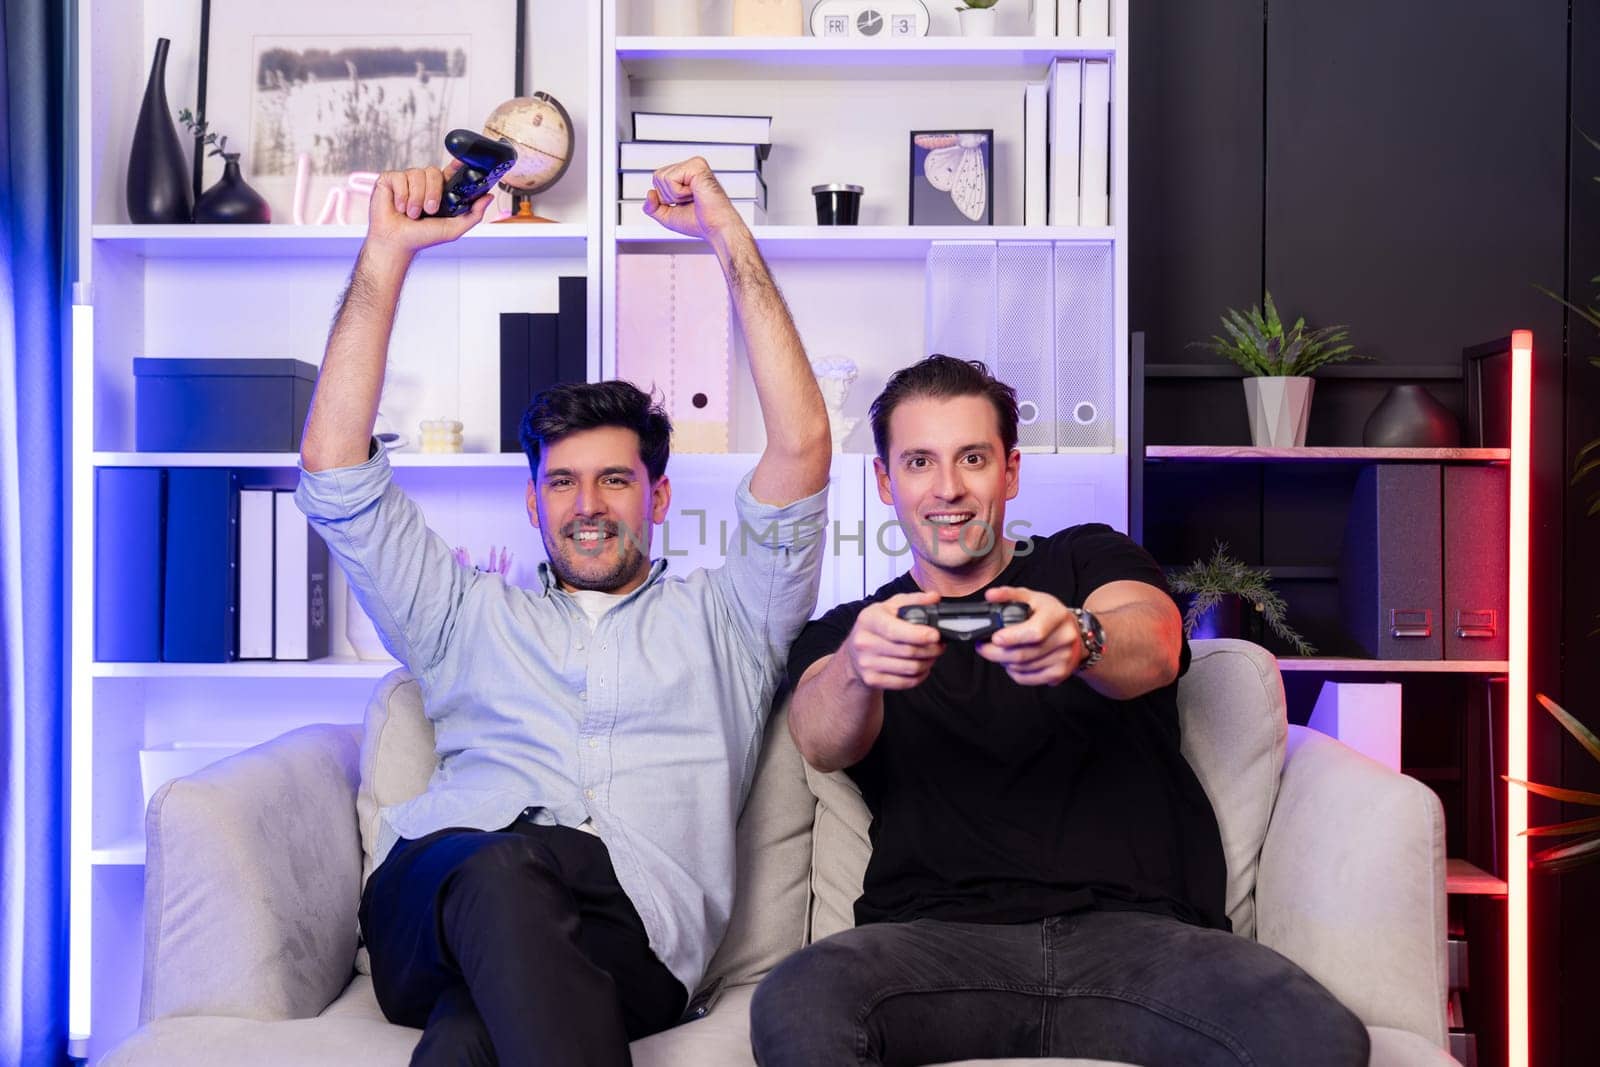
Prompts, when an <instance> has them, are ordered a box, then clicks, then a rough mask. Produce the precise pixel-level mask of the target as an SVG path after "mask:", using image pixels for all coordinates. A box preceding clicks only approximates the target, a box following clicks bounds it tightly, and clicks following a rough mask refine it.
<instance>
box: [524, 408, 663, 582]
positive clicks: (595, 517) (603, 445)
mask: <svg viewBox="0 0 1600 1067" xmlns="http://www.w3.org/2000/svg"><path fill="white" fill-rule="evenodd" d="M671 498H672V490H671V487H670V485H669V484H668V482H667V478H666V476H665V475H663V476H662V477H661V478H659V479H658V480H656V481H655V482H654V483H652V482H651V481H650V474H649V472H648V471H647V470H646V469H645V465H644V460H643V459H642V458H641V457H640V455H639V435H638V434H636V433H634V432H633V431H632V430H628V429H624V428H622V427H620V426H600V427H597V428H595V429H592V430H578V431H576V432H574V433H570V434H567V435H566V436H565V437H562V438H561V439H559V440H557V441H554V442H549V443H546V444H545V445H544V447H543V448H541V450H540V452H539V470H538V476H537V477H536V478H534V479H533V480H531V481H529V482H528V519H529V521H530V522H532V523H533V525H534V526H535V527H537V528H538V530H539V536H540V539H541V540H543V541H544V549H545V554H546V555H548V556H549V557H550V567H551V569H552V570H554V571H555V574H556V578H557V579H558V580H559V581H560V582H561V586H562V588H564V589H567V590H572V589H594V590H598V591H600V592H606V593H628V592H632V591H633V590H634V589H637V588H638V587H639V586H640V585H642V584H643V583H644V580H645V578H646V577H647V576H648V575H649V572H650V534H651V528H652V527H653V526H654V525H655V524H656V523H659V522H661V521H663V520H664V519H665V518H666V517H667V505H668V503H669V502H670V501H671Z"/></svg>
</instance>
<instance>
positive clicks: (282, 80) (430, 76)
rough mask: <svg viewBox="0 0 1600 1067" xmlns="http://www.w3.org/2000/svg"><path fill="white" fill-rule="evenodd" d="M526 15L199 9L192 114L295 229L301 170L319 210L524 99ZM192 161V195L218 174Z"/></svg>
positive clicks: (482, 3) (496, 7) (359, 1)
mask: <svg viewBox="0 0 1600 1067" xmlns="http://www.w3.org/2000/svg"><path fill="white" fill-rule="evenodd" d="M524 5H525V0H477V2H475V3H474V4H472V5H471V6H470V7H466V8H463V7H458V6H456V5H454V4H441V3H438V2H437V0H339V2H337V3H329V2H328V0H271V2H270V3H260V2H258V0H202V3H201V11H200V80H199V87H200V88H199V100H198V105H199V106H198V108H197V110H198V111H199V112H200V113H201V114H202V115H203V116H204V117H205V119H206V122H207V124H208V127H209V129H210V131H211V132H212V133H215V134H218V135H222V136H226V137H228V139H229V141H228V148H229V150H230V151H233V150H238V151H240V152H242V153H243V157H242V159H241V160H240V164H241V167H242V169H243V172H244V176H245V179H246V180H247V181H248V182H249V183H250V185H251V186H253V187H254V188H255V190H256V191H257V192H259V193H260V194H261V195H262V196H264V197H265V198H266V199H267V203H268V204H269V205H271V208H272V219H273V221H274V222H288V221H291V219H292V218H293V217H294V203H293V200H294V195H295V186H296V178H297V176H298V174H299V173H300V171H301V170H302V168H304V169H307V170H308V171H309V175H310V183H309V184H310V188H309V195H310V199H311V200H312V202H313V203H321V201H322V198H323V196H324V195H325V193H326V191H327V190H328V189H329V188H332V187H335V186H340V185H343V184H344V183H345V181H346V179H347V178H348V177H349V176H350V175H351V174H352V173H355V172H363V171H369V172H370V171H383V170H399V169H403V168H406V167H416V166H425V165H428V164H437V163H440V162H441V161H442V160H443V159H444V156H445V152H444V135H445V134H446V133H448V132H449V131H450V130H452V129H455V128H456V127H464V128H467V129H472V130H476V129H479V128H480V127H481V126H482V124H483V121H484V119H486V118H487V117H488V116H489V113H490V112H491V111H493V110H494V108H495V106H496V105H498V104H500V103H501V102H502V101H504V100H507V99H509V98H511V97H513V96H519V95H521V89H522V65H523V63H522V55H523V45H522V42H523V36H524V32H525V18H526V16H525V6H524ZM196 155H197V156H198V157H202V158H201V159H197V161H196V168H195V192H196V195H197V196H198V194H199V191H200V190H201V189H202V188H203V187H204V186H206V185H209V184H210V183H211V182H212V181H214V180H215V179H216V177H217V176H218V173H219V172H220V166H221V165H220V162H219V161H218V160H215V159H211V160H209V161H204V160H203V157H204V153H198V152H197V153H196ZM202 161H204V162H206V172H205V173H202V172H201V166H200V164H201V162H202ZM358 214H359V216H360V220H362V221H364V219H365V215H366V203H365V201H362V202H361V204H360V207H359V212H358ZM352 221H358V220H354V219H353V220H352Z"/></svg>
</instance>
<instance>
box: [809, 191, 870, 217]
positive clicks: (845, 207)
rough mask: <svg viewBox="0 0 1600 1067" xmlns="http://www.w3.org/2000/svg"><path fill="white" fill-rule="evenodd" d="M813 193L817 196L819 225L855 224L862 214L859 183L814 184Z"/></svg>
mask: <svg viewBox="0 0 1600 1067" xmlns="http://www.w3.org/2000/svg"><path fill="white" fill-rule="evenodd" d="M811 195H812V196H814V197H816V198H817V225H818V226H854V225H855V224H856V219H858V218H859V217H860V216H861V186H859V185H840V184H838V183H834V184H832V185H813V186H812V187H811Z"/></svg>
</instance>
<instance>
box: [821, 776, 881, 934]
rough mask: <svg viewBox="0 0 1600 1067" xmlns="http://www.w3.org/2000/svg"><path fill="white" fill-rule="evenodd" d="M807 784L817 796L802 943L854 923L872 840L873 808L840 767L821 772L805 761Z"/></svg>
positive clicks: (846, 928)
mask: <svg viewBox="0 0 1600 1067" xmlns="http://www.w3.org/2000/svg"><path fill="white" fill-rule="evenodd" d="M806 784H807V785H808V786H810V788H811V793H812V795H813V796H815V797H816V798H817V811H816V820H815V821H814V822H813V824H812V827H811V907H810V928H809V929H808V930H807V933H806V943H807V944H810V943H811V942H813V941H820V940H822V939H823V938H824V937H827V936H828V935H830V934H836V933H838V932H839V931H841V930H848V929H850V928H851V927H853V926H855V924H856V916H855V903H856V898H857V897H859V896H860V895H861V884H862V880H863V879H864V877H865V876H866V873H867V861H868V860H869V859H871V858H872V842H871V839H870V838H869V837H868V836H867V830H868V828H869V827H870V826H871V825H872V813H871V812H869V811H868V810H867V802H866V801H865V800H863V799H862V798H861V790H860V789H858V788H856V783H855V782H854V781H853V780H852V779H851V778H850V776H849V775H847V774H845V773H844V772H843V771H834V772H833V773H832V774H823V773H822V772H821V771H819V770H817V769H816V768H815V767H812V766H811V765H810V764H806Z"/></svg>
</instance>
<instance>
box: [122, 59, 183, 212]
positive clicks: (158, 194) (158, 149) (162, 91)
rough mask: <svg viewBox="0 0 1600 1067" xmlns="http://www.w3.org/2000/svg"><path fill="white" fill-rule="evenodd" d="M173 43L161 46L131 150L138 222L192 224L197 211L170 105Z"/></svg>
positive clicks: (131, 202) (131, 205)
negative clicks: (169, 67)
mask: <svg viewBox="0 0 1600 1067" xmlns="http://www.w3.org/2000/svg"><path fill="white" fill-rule="evenodd" d="M171 44H172V42H171V41H169V40H167V39H166V38H165V37H162V38H159V39H158V40H157V41H156V56H155V59H154V61H152V62H151V64H150V80H149V81H148V82H146V83H145V87H144V101H143V103H141V104H140V105H139V120H138V122H137V123H136V124H135V125H134V127H133V143H132V146H131V147H130V148H129V150H128V182H127V186H126V189H125V194H126V199H127V206H128V218H129V219H130V220H131V221H133V222H137V223H164V224H171V223H178V222H188V221H190V211H191V210H192V208H193V207H194V200H193V199H192V197H193V193H192V192H191V190H190V179H189V173H188V165H187V164H186V163H185V162H184V158H183V145H182V144H181V143H179V141H178V127H177V126H175V125H173V122H172V109H171V108H169V107H168V106H167V49H168V48H169V47H171Z"/></svg>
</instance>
